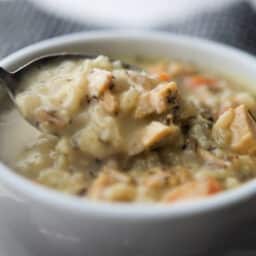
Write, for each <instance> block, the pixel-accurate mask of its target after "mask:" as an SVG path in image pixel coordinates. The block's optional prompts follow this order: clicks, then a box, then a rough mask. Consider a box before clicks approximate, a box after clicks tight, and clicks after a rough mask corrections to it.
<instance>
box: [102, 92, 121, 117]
mask: <svg viewBox="0 0 256 256" xmlns="http://www.w3.org/2000/svg"><path fill="white" fill-rule="evenodd" d="M101 104H102V106H103V108H104V109H105V110H106V111H107V112H108V113H109V114H117V113H118V101H117V98H116V97H115V95H113V93H111V92H110V91H109V90H108V91H106V92H105V93H104V95H103V98H102V100H101Z"/></svg>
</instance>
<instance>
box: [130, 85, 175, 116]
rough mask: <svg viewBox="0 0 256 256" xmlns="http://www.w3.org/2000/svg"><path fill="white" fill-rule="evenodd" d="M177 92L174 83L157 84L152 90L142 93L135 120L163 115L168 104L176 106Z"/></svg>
mask: <svg viewBox="0 0 256 256" xmlns="http://www.w3.org/2000/svg"><path fill="white" fill-rule="evenodd" d="M177 92H178V91H177V85H176V83H174V82H170V83H162V84H159V85H158V86H157V87H156V88H154V89H153V90H151V91H149V92H145V93H143V94H142V95H141V96H140V99H139V103H138V106H137V109H136V111H135V118H143V117H145V116H147V115H150V114H152V113H157V114H162V113H164V112H165V111H167V109H168V106H170V104H176V100H177V95H178V93H177Z"/></svg>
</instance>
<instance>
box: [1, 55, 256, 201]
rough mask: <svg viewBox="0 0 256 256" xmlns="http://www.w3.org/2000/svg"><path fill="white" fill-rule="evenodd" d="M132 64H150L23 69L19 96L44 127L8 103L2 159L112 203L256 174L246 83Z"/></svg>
mask: <svg viewBox="0 0 256 256" xmlns="http://www.w3.org/2000/svg"><path fill="white" fill-rule="evenodd" d="M135 63H136V65H138V66H140V67H142V70H144V71H142V70H141V71H140V70H131V69H130V70H128V69H125V68H124V67H123V66H122V64H121V62H119V61H113V62H111V61H110V60H109V59H108V58H107V57H104V56H99V57H97V58H95V59H90V60H89V59H87V60H84V59H81V60H79V59H77V60H66V61H63V60H62V61H60V60H58V61H57V60H55V61H51V62H49V63H45V64H43V65H42V64H41V65H38V66H36V67H34V68H33V69H31V70H29V71H27V72H25V73H24V74H23V76H21V77H20V80H19V82H20V83H21V88H22V90H21V91H20V92H19V93H17V95H16V100H17V103H18V106H19V108H20V110H21V112H22V113H23V115H25V116H26V118H27V119H29V120H30V121H31V122H33V123H34V124H35V125H36V126H38V127H39V128H40V130H41V131H43V132H41V133H40V132H38V131H36V130H35V129H34V128H32V127H30V126H29V125H28V124H26V123H25V122H24V121H22V119H21V118H20V117H19V116H18V114H17V111H16V110H15V109H13V108H10V107H9V106H8V104H6V105H5V106H4V107H2V110H1V111H2V113H1V116H0V131H1V133H0V143H1V145H3V148H6V150H5V151H6V152H2V153H1V158H2V159H3V160H5V161H6V162H7V163H8V164H9V165H10V166H11V167H12V168H13V169H15V170H17V172H18V173H20V174H22V175H24V176H25V177H27V178H29V179H31V180H32V181H33V182H35V183H37V184H42V185H45V186H47V187H50V188H53V189H56V190H58V191H62V192H65V193H68V194H73V195H77V196H79V197H84V198H89V199H91V200H100V201H110V202H164V203H173V202H176V201H179V200H194V199H197V198H204V197H208V196H210V195H214V194H216V193H219V192H221V191H224V190H228V189H232V188H235V187H238V186H240V185H241V184H242V183H244V182H246V181H248V180H250V179H253V178H254V177H255V176H256V170H255V166H256V122H255V117H254V114H255V113H256V99H255V97H254V95H253V93H252V92H251V91H249V89H248V88H247V89H245V88H246V87H242V86H239V85H237V84H236V83H233V82H231V81H229V80H227V79H223V78H222V77H219V76H218V75H217V76H216V75H215V74H212V73H211V72H205V71H201V70H200V69H198V68H196V67H194V66H193V65H191V64H188V63H182V62H179V61H174V60H166V59H157V60H153V59H150V60H149V59H148V60H147V59H144V58H136V60H135ZM10 138H12V140H13V141H15V143H10V140H11V139H10ZM12 144H14V145H12Z"/></svg>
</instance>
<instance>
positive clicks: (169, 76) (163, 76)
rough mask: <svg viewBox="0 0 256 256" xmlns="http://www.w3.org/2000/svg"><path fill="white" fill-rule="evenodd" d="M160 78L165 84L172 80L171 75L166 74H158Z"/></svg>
mask: <svg viewBox="0 0 256 256" xmlns="http://www.w3.org/2000/svg"><path fill="white" fill-rule="evenodd" d="M158 78H159V80H161V81H163V82H168V81H170V80H171V75H170V74H168V73H166V72H160V73H159V74H158Z"/></svg>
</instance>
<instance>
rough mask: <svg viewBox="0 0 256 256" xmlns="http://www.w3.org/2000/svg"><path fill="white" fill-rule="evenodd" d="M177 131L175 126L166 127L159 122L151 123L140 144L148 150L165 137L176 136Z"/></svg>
mask: <svg viewBox="0 0 256 256" xmlns="http://www.w3.org/2000/svg"><path fill="white" fill-rule="evenodd" d="M177 130H178V127H177V126H175V125H172V126H167V125H164V124H162V123H160V122H156V121H153V122H152V123H151V124H149V125H148V126H147V127H146V128H145V130H144V132H143V137H142V144H143V146H144V147H145V148H149V147H151V146H153V145H155V144H157V143H158V142H160V141H161V140H162V139H164V138H166V137H167V136H169V135H171V134H173V135H174V134H177Z"/></svg>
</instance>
